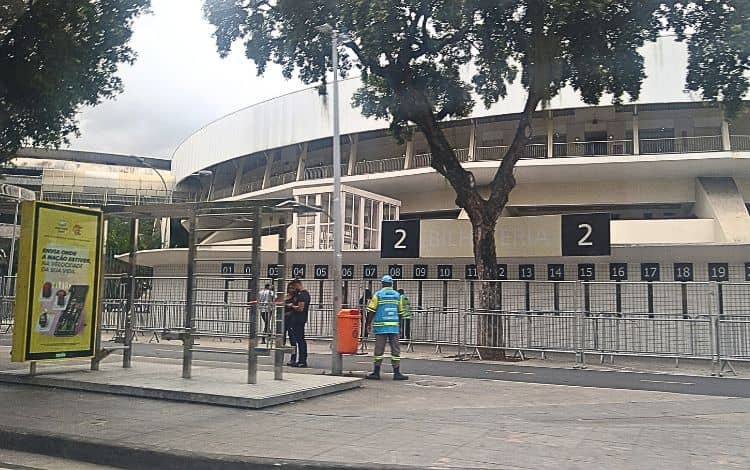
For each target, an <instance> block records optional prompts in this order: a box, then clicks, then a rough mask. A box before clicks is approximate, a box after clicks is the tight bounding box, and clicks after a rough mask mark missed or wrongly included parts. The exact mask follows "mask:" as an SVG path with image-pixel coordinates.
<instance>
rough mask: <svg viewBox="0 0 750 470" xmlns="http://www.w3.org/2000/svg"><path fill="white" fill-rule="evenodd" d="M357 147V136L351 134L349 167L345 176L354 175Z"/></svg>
mask: <svg viewBox="0 0 750 470" xmlns="http://www.w3.org/2000/svg"><path fill="white" fill-rule="evenodd" d="M358 146H359V134H352V135H350V136H349V166H348V167H347V169H346V174H347V175H349V176H351V175H353V174H354V170H355V169H356V166H357V147H358Z"/></svg>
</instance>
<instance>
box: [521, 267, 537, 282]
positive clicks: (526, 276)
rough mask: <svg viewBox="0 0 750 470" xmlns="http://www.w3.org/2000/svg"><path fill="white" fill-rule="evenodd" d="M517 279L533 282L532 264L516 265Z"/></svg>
mask: <svg viewBox="0 0 750 470" xmlns="http://www.w3.org/2000/svg"><path fill="white" fill-rule="evenodd" d="M518 279H521V280H522V281H533V280H534V265H533V264H519V265H518Z"/></svg>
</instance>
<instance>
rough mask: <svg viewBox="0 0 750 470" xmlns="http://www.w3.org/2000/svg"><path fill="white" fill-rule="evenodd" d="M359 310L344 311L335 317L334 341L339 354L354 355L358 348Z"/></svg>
mask: <svg viewBox="0 0 750 470" xmlns="http://www.w3.org/2000/svg"><path fill="white" fill-rule="evenodd" d="M361 320H362V315H360V313H359V310H356V309H344V310H341V311H339V313H338V314H337V315H336V322H337V325H336V339H337V343H338V352H339V354H356V352H357V348H358V347H359V325H360V321H361Z"/></svg>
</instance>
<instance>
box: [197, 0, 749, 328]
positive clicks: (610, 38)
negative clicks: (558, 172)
mask: <svg viewBox="0 0 750 470" xmlns="http://www.w3.org/2000/svg"><path fill="white" fill-rule="evenodd" d="M749 11H750V1H749V0H726V1H717V0H694V1H687V0H685V1H679V2H678V1H673V2H666V1H657V0H643V1H632V0H599V1H595V0H576V1H571V0H552V1H542V0H370V1H367V0H339V1H336V0H275V1H267V0H251V1H247V0H205V3H204V13H205V15H206V17H207V18H208V20H209V21H210V22H211V23H212V24H213V25H214V26H215V28H216V31H215V37H216V43H217V47H218V50H219V53H220V54H221V55H222V56H226V55H227V54H228V53H229V51H230V49H231V47H232V45H233V44H234V42H235V41H236V40H237V39H242V40H243V41H244V46H245V53H246V55H247V57H248V58H249V59H251V60H252V61H254V62H255V64H256V65H257V68H258V73H259V74H262V73H264V71H265V69H266V65H267V64H268V63H269V62H274V63H277V64H281V65H282V67H283V73H284V75H285V76H286V77H287V78H289V77H291V76H292V74H293V73H294V72H295V71H297V72H298V74H299V78H300V79H301V80H302V81H303V82H305V83H314V82H318V81H320V82H322V83H324V84H325V80H326V73H327V72H329V71H330V67H331V59H330V52H329V47H330V41H331V38H330V37H329V36H326V35H325V34H323V33H322V32H321V31H319V29H318V28H317V27H318V26H319V25H323V24H326V23H327V24H330V25H332V26H333V27H334V28H335V29H336V30H338V31H341V32H345V33H346V35H347V38H348V39H346V40H345V42H344V43H343V45H342V48H343V49H344V50H342V53H343V60H342V61H341V64H340V71H341V73H342V75H346V74H347V72H349V71H350V70H351V69H352V68H353V67H355V68H356V69H358V70H359V71H360V72H361V75H362V78H361V80H362V86H361V87H360V89H359V90H358V91H357V93H356V94H355V103H354V104H356V105H358V106H360V107H361V109H362V112H363V113H364V114H365V115H366V116H374V117H378V118H383V119H389V120H390V123H391V129H392V131H393V132H394V134H396V135H397V136H400V135H403V134H404V132H409V126H411V125H413V126H416V128H417V129H418V130H419V131H421V132H422V133H423V134H424V136H425V138H426V140H427V143H428V145H429V147H430V150H431V153H432V161H431V165H432V168H434V169H435V170H436V171H437V172H438V173H440V174H441V175H442V176H444V177H445V178H446V179H447V180H448V182H449V183H450V185H451V186H452V187H453V189H454V191H455V193H456V205H457V206H458V207H460V208H462V209H464V210H465V211H466V214H467V215H468V217H469V219H470V221H471V225H472V234H473V243H474V258H475V262H476V265H477V273H478V276H479V278H480V279H493V278H494V277H495V273H496V269H497V266H496V257H497V256H496V248H495V227H496V224H497V220H498V218H499V216H500V213H501V212H502V210H503V208H504V207H505V205H506V203H507V202H508V196H509V194H510V192H511V191H512V190H513V188H514V186H515V184H516V180H515V178H514V175H513V169H514V167H515V165H516V163H517V162H518V160H519V159H520V158H522V156H523V155H524V149H525V147H526V145H527V144H528V143H529V140H530V138H531V136H532V115H533V113H534V112H535V111H537V110H538V109H539V108H540V106H542V107H543V106H544V104H545V103H547V102H549V100H550V99H551V98H553V97H554V96H555V95H557V94H558V93H559V92H560V90H561V89H563V88H564V87H566V86H570V87H572V88H574V89H575V90H577V91H578V92H579V93H580V95H581V96H582V98H583V100H584V101H585V102H586V103H588V104H596V103H598V102H599V101H600V100H601V98H602V97H603V96H604V95H605V94H609V95H611V96H612V97H613V100H614V102H615V103H620V102H622V101H623V99H624V98H625V97H626V96H627V97H629V98H630V99H632V100H635V99H637V98H638V95H639V92H640V88H641V84H642V82H643V79H644V78H645V71H644V59H643V57H642V56H641V55H640V53H639V52H638V51H639V48H640V47H641V46H643V45H644V44H645V43H646V42H647V41H655V40H656V39H657V38H658V37H659V35H660V34H663V33H665V32H671V33H672V34H674V35H675V36H676V39H677V40H680V41H686V42H687V43H688V48H689V66H688V76H687V78H688V79H687V86H688V88H689V89H690V90H693V91H696V92H700V93H702V95H703V97H704V98H705V99H709V100H715V99H720V100H723V101H725V102H726V103H727V104H728V107H729V109H730V111H731V110H734V109H736V108H737V106H738V104H739V102H740V100H741V98H742V96H743V95H744V94H745V93H746V91H747V89H748V81H747V78H746V77H745V73H746V72H747V70H748V64H749V61H748V55H749V53H750V46H749V45H750V41H748V39H750V38H748V28H750V21H749V19H748V14H750V13H749ZM462 68H469V69H471V70H473V71H472V72H471V73H470V74H469V76H466V75H467V74H466V73H465V72H464V73H462ZM516 80H520V82H521V84H522V85H523V88H524V90H525V93H526V101H525V105H524V106H523V109H519V115H518V125H517V128H516V131H515V136H514V138H513V141H512V142H511V144H510V146H509V148H508V150H507V152H506V154H505V155H504V157H503V158H502V161H501V162H500V164H499V166H498V169H497V172H496V173H495V175H494V178H493V180H492V182H491V184H490V185H489V187H486V188H480V187H478V185H477V184H476V182H475V180H474V175H473V174H472V173H471V172H470V171H468V170H466V169H465V168H463V167H462V165H461V162H460V161H459V159H458V158H457V157H456V155H455V153H454V151H453V149H452V147H451V145H450V143H449V141H448V139H447V138H446V135H445V133H444V131H443V127H442V123H443V122H444V121H445V120H446V119H449V118H460V117H465V116H467V115H469V113H470V112H471V110H472V108H473V106H474V105H475V100H477V99H480V100H481V101H482V102H483V103H484V105H486V106H490V105H491V104H493V103H496V102H497V101H499V100H500V99H502V98H504V97H506V95H507V93H508V86H509V84H511V83H513V82H514V81H516ZM496 299H497V292H496V289H495V287H494V286H493V285H492V284H490V283H486V284H485V285H483V288H482V290H481V294H480V301H481V305H482V307H484V308H486V309H492V308H493V307H494V306H495V305H496ZM497 328H499V325H494V326H493V325H489V326H487V327H486V328H484V331H485V333H486V335H487V338H485V341H486V342H489V341H491V338H493V337H497V336H499V335H497Z"/></svg>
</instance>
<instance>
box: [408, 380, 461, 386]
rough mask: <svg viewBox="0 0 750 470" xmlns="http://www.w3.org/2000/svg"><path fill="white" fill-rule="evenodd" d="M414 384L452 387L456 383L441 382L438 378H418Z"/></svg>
mask: <svg viewBox="0 0 750 470" xmlns="http://www.w3.org/2000/svg"><path fill="white" fill-rule="evenodd" d="M414 385H419V386H420V387H429V388H453V387H455V386H457V385H458V384H457V383H455V382H441V381H439V380H418V381H416V382H414Z"/></svg>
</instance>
